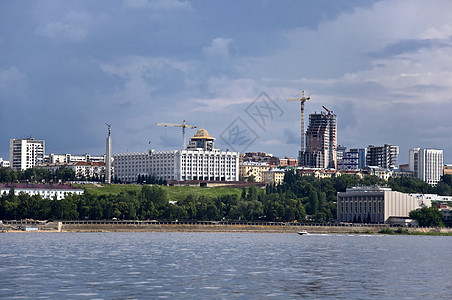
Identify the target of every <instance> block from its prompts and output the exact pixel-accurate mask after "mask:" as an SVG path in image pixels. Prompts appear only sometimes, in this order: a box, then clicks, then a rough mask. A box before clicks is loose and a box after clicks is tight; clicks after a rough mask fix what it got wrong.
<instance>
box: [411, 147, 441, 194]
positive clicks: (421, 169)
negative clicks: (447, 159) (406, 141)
mask: <svg viewBox="0 0 452 300" xmlns="http://www.w3.org/2000/svg"><path fill="white" fill-rule="evenodd" d="M409 155H410V158H409V169H410V171H412V172H414V177H416V178H419V179H421V180H422V181H425V182H427V183H428V184H431V185H436V184H437V183H438V182H439V181H440V180H441V176H443V168H444V164H443V150H438V149H421V148H414V149H411V150H410V154H409Z"/></svg>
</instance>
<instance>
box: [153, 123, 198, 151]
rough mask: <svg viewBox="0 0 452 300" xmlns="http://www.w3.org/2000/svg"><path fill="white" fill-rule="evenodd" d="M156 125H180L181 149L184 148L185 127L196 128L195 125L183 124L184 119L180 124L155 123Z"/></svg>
mask: <svg viewBox="0 0 452 300" xmlns="http://www.w3.org/2000/svg"><path fill="white" fill-rule="evenodd" d="M157 126H163V127H182V150H183V149H185V128H191V129H193V128H196V126H193V125H187V124H185V120H184V121H183V122H182V124H174V123H157Z"/></svg>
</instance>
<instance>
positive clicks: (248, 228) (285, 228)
mask: <svg viewBox="0 0 452 300" xmlns="http://www.w3.org/2000/svg"><path fill="white" fill-rule="evenodd" d="M2 225H3V228H4V229H5V230H6V231H17V230H25V229H26V228H37V229H38V231H40V232H51V231H52V232H55V231H57V232H58V231H59V232H266V233H296V232H298V231H301V230H306V231H308V232H309V233H320V234H328V233H333V234H375V233H379V232H380V231H381V230H383V229H385V228H390V229H392V230H397V229H398V228H400V227H395V226H394V227H390V226H389V225H386V224H324V223H297V222H234V221H228V222H226V221H157V220H149V221H137V220H86V221H50V222H49V221H29V220H26V221H3V224H2ZM403 230H407V231H408V233H414V232H420V233H452V228H441V227H403ZM35 232H36V231H35Z"/></svg>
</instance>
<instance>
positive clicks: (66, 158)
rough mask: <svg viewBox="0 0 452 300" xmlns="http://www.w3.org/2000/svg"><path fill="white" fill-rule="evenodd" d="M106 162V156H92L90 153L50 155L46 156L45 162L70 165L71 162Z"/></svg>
mask: <svg viewBox="0 0 452 300" xmlns="http://www.w3.org/2000/svg"><path fill="white" fill-rule="evenodd" d="M78 161H84V162H105V156H104V155H102V156H92V155H90V154H88V153H86V154H84V155H72V154H70V153H66V154H54V153H50V154H48V155H45V157H44V162H45V163H70V162H78Z"/></svg>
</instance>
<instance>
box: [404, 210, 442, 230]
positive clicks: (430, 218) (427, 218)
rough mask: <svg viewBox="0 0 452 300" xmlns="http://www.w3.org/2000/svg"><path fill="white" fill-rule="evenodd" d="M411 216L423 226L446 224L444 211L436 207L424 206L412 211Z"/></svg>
mask: <svg viewBox="0 0 452 300" xmlns="http://www.w3.org/2000/svg"><path fill="white" fill-rule="evenodd" d="M410 218H411V219H415V220H417V221H418V222H419V226H422V227H437V226H444V224H443V221H442V218H443V212H442V211H440V210H438V209H437V208H436V207H434V206H432V207H422V208H421V209H417V210H412V211H410Z"/></svg>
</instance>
